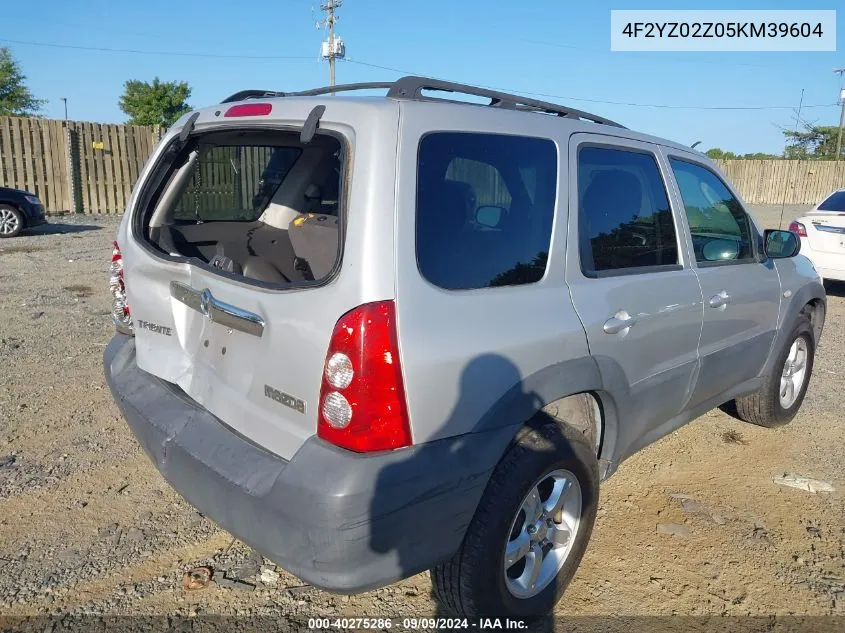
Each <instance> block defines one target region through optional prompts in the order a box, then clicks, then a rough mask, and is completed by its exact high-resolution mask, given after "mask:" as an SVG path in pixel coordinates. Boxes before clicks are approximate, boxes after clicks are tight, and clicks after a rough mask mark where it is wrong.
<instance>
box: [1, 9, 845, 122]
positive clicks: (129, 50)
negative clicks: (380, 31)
mask: <svg viewBox="0 0 845 633" xmlns="http://www.w3.org/2000/svg"><path fill="white" fill-rule="evenodd" d="M328 3H329V4H333V6H334V8H337V7H338V6H339V4H338V0H328ZM0 42H4V43H9V44H22V45H25V46H43V47H47V48H62V49H71V50H83V51H93V52H100V53H129V54H137V55H166V56H172V57H198V58H209V59H251V60H262V59H263V60H277V61H314V59H315V58H314V57H309V56H305V55H230V54H222V53H187V52H182V51H161V50H141V49H132V48H107V47H101V46H80V45H75V44H53V43H50V42H33V41H27V40H12V39H7V38H2V39H0ZM335 58H337V59H342V58H341V57H340V56H335ZM335 58H332V57H329V63H330V78H329V79H330V81H331V84H330V85H334V82H333V81H332V76H331V75H333V72H331V71H332V70H333V69H332V68H331V66H333V65H334V64H333V63H332V62H333V61H334V59H335ZM344 61H346V62H348V63H350V64H357V65H359V66H366V67H368V68H377V69H379V70H387V71H389V72H395V73H399V74H402V75H418V74H421V73H417V72H414V71H411V70H403V69H401V68H394V67H392V66H384V65H382V64H374V63H372V62H365V61H362V60H359V59H350V58H348V57H347V58H345V59H344ZM432 79H438V78H437V77H432ZM479 87H481V88H487V89H489V90H499V91H503V92H513V93H517V94H523V95H526V96H530V97H545V98H548V99H564V100H569V101H583V102H585V103H599V104H604V105H617V106H626V107H636V108H661V109H670V110H703V111H707V110H711V111H720V110H722V111H743V110H748V111H754V110H791V109H793V106H775V105H771V106H692V105H678V104H667V103H634V102H625V101H608V100H604V99H591V98H587V97H572V96H568V95H556V94H549V93H546V92H529V91H526V90H516V89H513V88H502V87H497V86H484V85H480V86H479ZM838 106H839V104H838V103H819V104H814V105H805V106H804V109H809V108H831V107H838Z"/></svg>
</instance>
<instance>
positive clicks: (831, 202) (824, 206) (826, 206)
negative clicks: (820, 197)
mask: <svg viewBox="0 0 845 633" xmlns="http://www.w3.org/2000/svg"><path fill="white" fill-rule="evenodd" d="M819 211H845V191H837V192H836V193H833V194H831V195H830V196H828V197H827V199H825V201H824V202H822V203H821V204H820V205H819Z"/></svg>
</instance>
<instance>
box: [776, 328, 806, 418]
mask: <svg viewBox="0 0 845 633" xmlns="http://www.w3.org/2000/svg"><path fill="white" fill-rule="evenodd" d="M808 357H809V348H808V347H807V341H806V340H805V339H804V337H803V336H799V337H798V338H796V339H795V340H794V341H792V345H791V346H790V348H789V353H788V354H787V355H786V361H785V362H784V364H783V372H782V373H781V376H780V392H779V395H780V406H781V407H783V408H784V409H788V408H789V407H791V406H792V405H793V404H795V401H796V400H798V396H799V395H800V394H801V389H802V388H803V387H804V381H805V380H806V378H807V360H808Z"/></svg>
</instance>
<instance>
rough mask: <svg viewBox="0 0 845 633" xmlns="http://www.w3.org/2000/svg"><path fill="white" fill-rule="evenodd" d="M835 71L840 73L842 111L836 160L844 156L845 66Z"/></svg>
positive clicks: (837, 137)
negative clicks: (844, 78) (844, 86)
mask: <svg viewBox="0 0 845 633" xmlns="http://www.w3.org/2000/svg"><path fill="white" fill-rule="evenodd" d="M833 72H835V73H836V74H837V75H839V85H840V88H839V101H840V104H841V106H842V111H841V112H840V113H839V133H838V134H837V135H836V160H839V159H840V158H842V128H843V127H845V88H842V87H841V86H842V75H843V74H845V68H834V69H833Z"/></svg>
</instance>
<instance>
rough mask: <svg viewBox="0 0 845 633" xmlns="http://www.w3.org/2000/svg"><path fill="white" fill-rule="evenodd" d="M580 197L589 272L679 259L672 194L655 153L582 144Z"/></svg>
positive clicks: (670, 263) (581, 231)
mask: <svg viewBox="0 0 845 633" xmlns="http://www.w3.org/2000/svg"><path fill="white" fill-rule="evenodd" d="M578 200H579V204H578V212H579V216H578V226H579V235H580V245H581V268H582V270H583V272H584V273H585V274H587V275H596V276H599V275H601V276H604V275H608V274H613V272H612V271H635V270H636V269H642V268H648V267H655V266H674V265H677V264H678V241H677V236H676V233H675V223H674V220H673V218H672V212H671V210H670V207H669V198H668V196H667V195H666V188H665V186H664V184H663V179H662V177H661V176H660V170H659V168H658V166H657V161H656V160H655V158H654V156H652V155H651V154H647V153H642V152H636V151H630V150H622V149H612V148H607V147H590V146H587V147H582V148H581V149H580V150H579V152H578Z"/></svg>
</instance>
